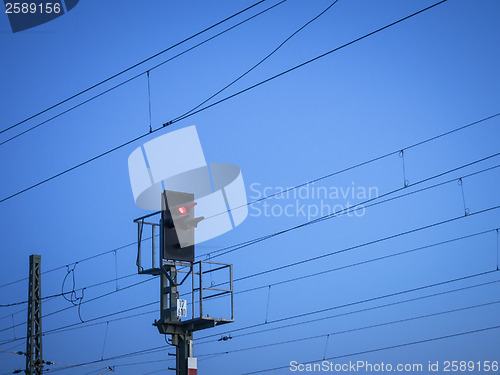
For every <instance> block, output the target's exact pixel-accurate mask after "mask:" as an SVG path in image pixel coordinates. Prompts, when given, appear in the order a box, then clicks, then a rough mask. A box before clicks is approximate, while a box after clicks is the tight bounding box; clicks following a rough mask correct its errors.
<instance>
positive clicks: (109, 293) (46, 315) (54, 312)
mask: <svg viewBox="0 0 500 375" xmlns="http://www.w3.org/2000/svg"><path fill="white" fill-rule="evenodd" d="M151 280H155V279H154V278H151V279H146V280H142V281H139V282H137V283H135V284H131V285H127V286H125V287H123V288H121V289H118V290H113V291H111V292H108V293H105V294H101V295H98V296H97V297H94V298H91V299H89V300H86V301H83V302H82V301H81V300H80V303H79V304H77V305H71V306H68V307H65V308H63V309H60V310H57V311H53V312H51V313H48V314H45V315H44V316H42V318H46V317H49V316H51V315H54V314H58V313H60V312H63V311H66V310H69V309H72V308H73V307H76V306H81V305H83V304H86V303H89V302H92V301H95V300H98V299H101V298H104V297H107V296H110V295H112V294H115V293H119V292H121V291H123V290H127V289H129V288H133V287H135V286H138V285H141V284H144V283H147V282H149V281H151ZM84 289H85V288H83V289H82V290H84ZM21 325H23V323H19V324H16V325H14V326H12V327H18V326H21ZM12 327H8V328H4V329H0V332H3V331H6V330H8V329H12Z"/></svg>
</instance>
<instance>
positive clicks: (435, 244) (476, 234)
mask: <svg viewBox="0 0 500 375" xmlns="http://www.w3.org/2000/svg"><path fill="white" fill-rule="evenodd" d="M492 168H495V167H492ZM490 169H491V168H487V169H486V170H490ZM480 172H482V171H480ZM480 172H474V173H473V174H471V175H475V174H478V173H480ZM451 181H454V180H451ZM444 183H447V182H444ZM442 184H443V183H440V184H437V185H438V186H439V185H442ZM435 186H436V185H434V186H430V187H428V188H432V187H435ZM428 188H425V189H428ZM413 193H415V192H410V193H407V194H405V195H408V194H413ZM400 197H401V196H400ZM384 202H385V201H384ZM382 203H383V202H382ZM498 208H500V206H496V207H490V208H487V209H485V210H481V211H477V212H473V213H471V214H469V215H467V216H457V217H455V218H451V219H447V220H444V221H440V222H436V223H433V224H429V225H426V226H423V227H419V228H414V229H411V230H409V231H406V232H401V233H397V234H393V235H390V236H387V237H383V238H379V239H376V240H373V241H369V242H366V243H363V244H358V245H355V246H351V247H348V248H344V249H341V250H336V251H333V252H329V253H326V254H323V255H320V256H316V257H312V258H308V259H305V260H302V261H298V262H294V263H289V264H286V265H282V266H279V267H275V268H272V269H268V270H265V271H260V272H257V273H254V274H251V275H247V276H243V277H240V278H238V279H236V280H234V282H238V281H242V280H246V279H249V278H251V277H255V276H261V275H263V274H267V273H271V272H275V271H278V270H282V269H285V268H289V267H293V266H297V265H301V264H303V263H306V262H310V261H315V260H319V259H323V258H325V257H329V256H332V255H336V254H339V253H343V252H347V251H352V250H354V249H358V248H361V247H364V246H369V245H373V244H375V243H379V242H383V241H387V240H390V239H394V238H397V237H401V236H405V235H407V234H411V233H415V232H419V231H422V230H426V229H429V228H432V227H435V226H439V225H442V224H446V223H449V222H452V221H456V220H460V219H464V218H466V217H469V216H473V215H478V214H481V213H484V212H489V211H491V210H494V209H498ZM494 231H496V228H495V229H490V230H486V231H482V232H477V233H474V234H470V235H466V236H462V237H458V238H454V239H450V240H446V241H441V242H438V243H434V244H431V245H426V246H421V247H418V248H415V249H410V250H406V251H403V252H400V253H396V254H390V255H387V256H383V257H379V258H375V259H371V260H366V261H362V262H357V263H354V264H351V265H346V266H343V267H338V268H335V269H331V270H327V271H322V272H317V273H313V274H309V275H304V276H300V277H295V278H291V279H288V280H282V281H279V282H275V283H273V284H268V285H264V286H260V287H253V288H250V289H247V290H243V291H240V292H236V293H235V294H239V293H244V292H249V291H254V290H258V289H262V288H265V287H268V286H269V285H280V284H284V283H288V282H291V281H296V280H300V279H304V278H306V277H312V276H317V275H321V274H325V273H328V272H334V271H338V270H341V269H346V268H350V267H354V266H358V265H361V264H367V263H370V262H374V261H378V260H382V259H387V258H391V257H394V256H399V255H402V254H407V253H410V252H415V251H419V250H423V249H427V248H430V247H433V246H438V245H443V244H447V243H451V242H454V241H458V240H462V239H466V238H471V237H474V236H478V235H482V234H486V233H490V232H494ZM148 280H152V279H148ZM134 285H137V284H134ZM111 293H112V292H111ZM111 293H108V294H107V295H109V294H111ZM86 302H90V301H86ZM155 303H158V301H154V302H151V303H148V304H146V305H142V306H140V307H139V308H141V307H144V306H150V305H153V304H155ZM69 308H71V306H70V307H69ZM66 309H68V308H66ZM66 309H63V310H59V311H64V310H66ZM132 309H135V308H131V309H127V310H125V311H130V310H132ZM114 314H117V313H111V314H108V315H105V316H101V317H97V318H93V319H90V320H89V321H93V320H98V319H101V318H104V317H108V316H111V315H114ZM139 315H143V313H141V314H139ZM79 324H81V323H74V324H71V325H69V326H65V327H62V328H68V327H72V326H75V325H79ZM14 327H15V326H14ZM11 328H12V327H9V328H6V329H11ZM6 329H4V330H6ZM59 329H61V328H59ZM59 329H55V330H52V331H58V330H59ZM0 332H1V330H0ZM9 342H11V341H9Z"/></svg>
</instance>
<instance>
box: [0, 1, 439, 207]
mask: <svg viewBox="0 0 500 375" xmlns="http://www.w3.org/2000/svg"><path fill="white" fill-rule="evenodd" d="M446 1H448V0H441V1H439V2H438V3H435V4H433V5H431V6H429V7H427V8H424V9H422V10H419V11H418V12H415V13H412V14H410V15H409V16H406V17H404V18H401V19H399V20H398V21H395V22H392V23H390V24H388V25H386V26H384V27H382V28H379V29H377V30H375V31H372V32H371V33H368V34H365V35H364V36H362V37H360V38H357V39H355V40H353V41H351V42H349V43H346V44H344V45H342V46H341V47H337V48H335V49H333V50H330V51H328V52H326V53H324V54H322V55H319V56H317V57H315V58H313V59H311V60H308V61H306V62H304V63H302V64H299V65H296V66H295V67H293V68H290V69H288V70H286V71H284V72H281V73H279V74H277V75H275V76H273V77H271V78H268V79H266V80H264V81H261V82H259V83H257V84H255V85H253V86H250V87H248V88H246V89H244V90H242V91H239V92H237V93H235V94H233V95H230V96H228V97H226V98H224V99H221V100H219V101H217V102H215V103H212V104H210V105H208V106H205V107H203V108H201V109H199V110H197V111H195V112H192V113H190V114H189V115H186V116H185V117H182V118H180V119H178V120H177V121H175V122H178V121H181V120H184V119H186V118H187V117H190V116H193V115H195V114H197V113H199V112H201V111H204V110H206V109H208V108H210V107H213V106H214V105H217V104H220V103H222V102H224V101H226V100H228V99H231V98H233V97H235V96H237V95H240V94H242V93H244V92H246V91H249V90H251V89H253V88H255V87H257V86H260V85H262V84H264V83H267V82H269V81H272V80H274V79H275V78H278V77H280V76H282V75H284V74H287V73H289V72H291V71H293V70H296V69H298V68H300V67H302V66H304V65H307V64H309V63H311V62H313V61H316V60H318V59H320V58H323V57H325V56H327V55H329V54H331V53H333V52H335V51H338V50H340V49H342V48H344V47H347V46H348V45H351V44H353V43H356V42H358V41H360V40H362V39H364V38H367V37H369V36H371V35H374V34H376V33H378V32H380V31H382V30H385V29H387V28H389V27H392V26H394V25H396V24H398V23H400V22H403V21H405V20H407V19H409V18H412V17H414V16H416V15H418V14H420V13H423V12H425V11H428V10H430V9H431V8H434V7H435V6H437V5H440V4H443V3H444V2H446ZM173 123H174V121H169V122H167V123H165V124H163V126H162V127H159V128H157V129H154V130H153V131H152V132H147V133H145V134H142V135H139V136H137V137H135V138H133V139H131V140H129V141H127V142H125V143H122V144H120V145H118V146H115V147H114V148H112V149H109V150H108V151H105V152H102V153H101V154H98V155H96V156H94V157H92V158H90V159H87V160H85V161H83V162H81V163H79V164H77V165H74V166H73V167H70V168H68V169H65V170H64V171H62V172H59V173H57V174H55V175H52V176H51V177H48V178H46V179H44V180H42V181H39V182H37V183H35V184H33V185H30V186H29V187H27V188H24V189H22V190H19V191H17V192H16V193H13V194H11V195H8V196H7V197H5V198H2V199H1V200H0V203H3V202H5V201H7V200H9V199H12V198H14V197H16V196H18V195H20V194H23V193H25V192H27V191H29V190H31V189H34V188H35V187H38V186H40V185H42V184H45V183H47V182H49V181H52V180H53V179H55V178H58V177H60V176H63V175H65V174H66V173H69V172H71V171H73V170H75V169H77V168H80V167H82V166H84V165H86V164H88V163H91V162H93V161H94V160H97V159H100V158H101V157H103V156H106V155H108V154H110V153H112V152H114V151H117V150H119V149H121V148H123V147H125V146H128V145H129V144H132V143H134V142H136V141H138V140H140V139H142V138H145V137H147V136H148V135H150V134H152V133H155V132H157V131H159V130H161V129H163V127H165V126H167V125H171V124H173ZM398 152H399V151H398Z"/></svg>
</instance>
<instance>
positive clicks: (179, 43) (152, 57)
mask: <svg viewBox="0 0 500 375" xmlns="http://www.w3.org/2000/svg"><path fill="white" fill-rule="evenodd" d="M264 1H266V0H260V1H258V2H256V3H254V4H252V5H250V6H249V7H247V8H245V9H243V10H240V11H239V12H237V13H234V14H233V15H231V16H229V17H227V18H224V19H223V20H221V21H219V22H217V23H215V24H213V25H211V26H209V27H207V28H205V29H203V30H201V31H198V32H197V33H195V34H193V35H191V36H189V37H187V38H185V39H183V40H181V41H180V42H177V43H175V44H173V45H171V46H170V47H168V48H165V49H164V50H162V51H160V52H158V53H155V54H154V55H152V56H150V57H148V58H146V59H144V60H142V61H140V62H138V63H136V64H134V65H132V66H130V67H128V68H126V69H123V70H121V71H120V72H118V73H115V74H113V75H112V76H111V77H108V78H106V79H104V80H102V81H100V82H98V83H96V84H94V85H92V86H90V87H88V88H86V89H85V90H82V91H80V92H78V93H76V94H74V95H72V96H70V97H68V98H66V99H64V100H62V101H60V102H58V103H56V104H54V105H52V106H50V107H48V108H46V109H44V110H42V111H40V112H38V113H36V114H34V115H32V116H30V117H27V118H25V119H24V120H22V121H19V122H17V123H15V124H14V125H11V126H9V127H7V128H5V129H3V130H1V131H0V134H2V133H4V132H6V131H8V130H10V129H13V128H15V127H17V126H19V125H21V124H23V123H25V122H26V121H28V120H31V119H33V118H35V117H37V116H40V115H41V114H43V113H45V112H47V111H50V110H51V109H54V108H56V107H58V106H60V105H61V104H64V103H66V102H68V101H69V100H71V99H74V98H76V97H78V96H80V95H82V94H84V93H86V92H88V91H90V90H92V89H94V88H96V87H98V86H100V85H102V84H104V83H106V82H108V81H110V80H112V79H114V78H116V77H118V76H120V75H122V74H124V73H126V72H128V71H130V70H132V69H134V68H136V67H138V66H139V65H142V64H144V63H145V62H148V61H149V60H152V59H154V58H155V57H158V56H160V55H162V54H164V53H165V52H167V51H170V50H171V49H172V48H175V47H177V46H179V45H181V44H183V43H185V42H187V41H189V40H191V39H193V38H195V37H197V36H198V35H201V34H203V33H205V32H207V31H209V30H211V29H213V28H214V27H216V26H219V25H220V24H222V23H224V22H226V21H229V20H230V19H232V18H234V17H236V16H238V15H240V14H242V13H244V12H246V11H247V10H250V9H252V8H253V7H255V6H257V5H259V4H261V3H263V2H264Z"/></svg>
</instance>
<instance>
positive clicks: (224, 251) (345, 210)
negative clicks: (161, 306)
mask: <svg viewBox="0 0 500 375" xmlns="http://www.w3.org/2000/svg"><path fill="white" fill-rule="evenodd" d="M499 155H500V153H497V154H493V155H490V156H487V157H485V158H481V159H478V160H476V161H473V162H470V163H467V164H463V165H461V166H459V167H456V168H453V169H449V170H447V171H445V172H441V173H439V174H437V175H434V176H431V177H427V178H424V179H422V180H419V181H417V182H415V183H413V184H409V185H407V186H405V187H401V188H397V189H394V190H391V191H388V192H386V193H384V194H382V195H378V196H376V197H374V198H370V199H367V200H365V201H363V202H360V203H357V204H355V205H353V206H350V207H347V208H343V209H340V210H337V211H334V212H333V213H330V214H327V215H323V216H320V217H319V218H317V219H314V220H310V221H306V222H304V223H302V224H299V225H295V226H292V227H288V228H286V229H283V230H280V231H278V232H274V233H270V234H267V235H264V236H260V237H257V238H254V239H252V240H247V241H244V242H241V243H239V244H235V245H231V246H228V247H225V248H222V249H220V250H216V251H212V252H211V254H216V255H212V258H217V257H220V256H223V255H226V254H229V253H232V252H235V251H237V250H240V249H243V248H245V247H247V246H251V245H254V244H256V243H259V242H262V241H265V240H268V239H270V238H274V237H276V236H279V235H282V234H285V233H288V232H291V231H294V230H296V229H300V228H304V227H307V226H309V225H314V224H317V223H319V222H322V221H324V220H328V219H332V218H335V217H338V216H341V215H344V214H347V213H348V212H352V211H353V210H355V209H356V208H358V207H365V208H367V207H371V206H375V205H377V204H382V203H386V202H389V201H392V200H395V199H399V198H402V197H405V196H408V195H412V194H416V193H419V192H422V191H425V190H429V189H433V188H435V187H438V186H442V185H445V184H449V183H451V182H453V181H455V180H456V179H451V180H447V181H444V182H441V183H438V184H435V185H431V186H428V187H425V188H421V189H419V190H415V191H412V192H409V193H406V194H401V195H399V196H396V197H393V198H388V199H386V200H383V201H380V202H376V203H372V204H370V205H367V204H368V203H370V202H373V201H375V200H378V199H380V198H383V197H386V196H389V195H392V194H394V193H397V192H399V191H402V190H406V189H407V188H408V187H414V186H416V185H420V184H422V183H425V182H428V181H431V180H433V179H436V178H439V177H442V176H444V175H446V174H449V173H452V172H456V171H458V170H460V169H463V168H466V167H469V166H471V165H474V164H477V163H481V162H483V161H485V160H488V159H491V158H494V157H497V156H499ZM499 166H500V165H496V166H494V167H490V168H486V169H484V170H481V171H479V172H474V173H470V174H468V175H465V176H462V177H461V178H467V177H471V176H474V175H476V174H478V173H483V172H486V171H490V170H492V169H495V168H498V167H499ZM496 208H497V207H493V208H492V209H496ZM478 212H479V211H478ZM461 217H462V216H459V217H457V218H454V219H450V221H453V220H457V219H458V218H461Z"/></svg>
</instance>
